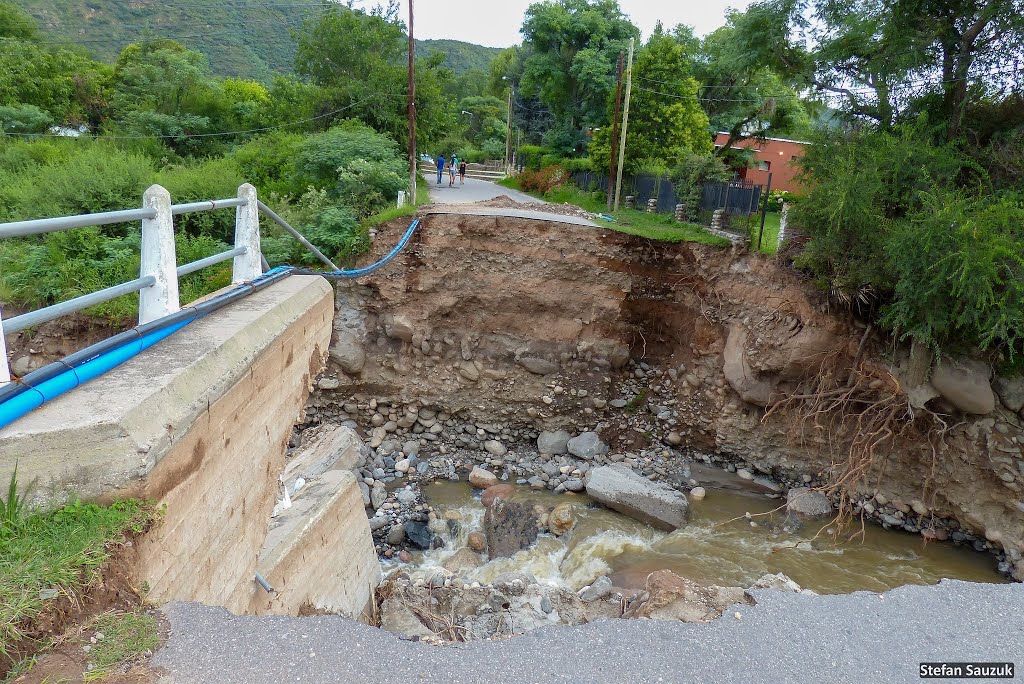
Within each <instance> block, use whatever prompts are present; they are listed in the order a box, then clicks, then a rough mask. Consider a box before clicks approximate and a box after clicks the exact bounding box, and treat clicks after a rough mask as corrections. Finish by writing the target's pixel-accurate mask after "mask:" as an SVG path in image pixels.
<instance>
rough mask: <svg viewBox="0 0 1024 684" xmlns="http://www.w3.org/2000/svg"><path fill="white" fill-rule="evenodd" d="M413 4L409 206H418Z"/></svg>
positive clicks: (410, 48) (410, 25) (410, 11)
mask: <svg viewBox="0 0 1024 684" xmlns="http://www.w3.org/2000/svg"><path fill="white" fill-rule="evenodd" d="M412 3H413V0H409V204H411V205H412V206H414V207H415V206H416V176H417V175H418V174H417V172H416V61H415V56H416V44H415V41H414V39H413V35H412V18H413V12H412Z"/></svg>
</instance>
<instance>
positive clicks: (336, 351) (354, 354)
mask: <svg viewBox="0 0 1024 684" xmlns="http://www.w3.org/2000/svg"><path fill="white" fill-rule="evenodd" d="M330 355H331V361H334V362H335V363H336V364H338V365H339V366H341V369H342V370H343V371H345V372H346V373H348V374H349V375H356V374H358V373H361V372H362V371H363V366H365V365H366V352H365V351H364V350H363V345H362V343H360V342H359V340H358V339H356V336H355V335H353V334H352V333H349V332H345V331H343V330H339V331H337V332H336V333H335V341H334V344H332V345H331V348H330Z"/></svg>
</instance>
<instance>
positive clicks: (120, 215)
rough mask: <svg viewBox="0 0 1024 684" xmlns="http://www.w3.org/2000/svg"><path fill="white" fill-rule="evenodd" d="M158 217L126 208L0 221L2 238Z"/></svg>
mask: <svg viewBox="0 0 1024 684" xmlns="http://www.w3.org/2000/svg"><path fill="white" fill-rule="evenodd" d="M152 218H156V212H155V211H154V210H152V209H126V210H124V211H104V212H100V213H97V214H83V215H81V216H59V217H57V218H44V219H33V220H31V221H13V222H11V223H0V238H12V237H27V236H29V235H41V234H43V233H55V232H57V231H60V230H71V229H73V228H88V227H90V226H106V225H109V224H111V223H129V222H131V221H141V220H143V219H152Z"/></svg>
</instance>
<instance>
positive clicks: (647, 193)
mask: <svg viewBox="0 0 1024 684" xmlns="http://www.w3.org/2000/svg"><path fill="white" fill-rule="evenodd" d="M572 179H573V180H574V181H575V182H576V184H577V185H579V186H580V188H581V189H582V190H586V191H597V190H600V191H601V192H607V190H608V177H607V176H606V175H604V174H601V173H595V172H593V171H576V172H574V173H573V174H572ZM763 192H764V188H763V187H762V186H760V185H754V184H753V183H751V182H749V181H741V180H733V181H730V182H728V183H705V184H704V187H703V189H702V193H701V203H700V208H701V210H702V211H715V210H716V209H725V210H726V212H727V213H730V214H742V215H750V214H754V213H756V212H758V211H759V210H760V205H761V200H762V194H761V193H763ZM626 195H633V196H634V197H635V198H636V207H637V209H645V208H647V202H648V201H649V200H650V199H651V198H657V200H658V211H659V212H673V211H675V209H676V205H677V204H679V203H680V200H679V198H678V196H677V195H676V190H675V187H674V186H673V184H672V181H671V180H669V177H668V176H661V177H658V176H654V175H650V174H640V175H637V176H632V177H626V178H623V179H622V196H623V197H625V196H626Z"/></svg>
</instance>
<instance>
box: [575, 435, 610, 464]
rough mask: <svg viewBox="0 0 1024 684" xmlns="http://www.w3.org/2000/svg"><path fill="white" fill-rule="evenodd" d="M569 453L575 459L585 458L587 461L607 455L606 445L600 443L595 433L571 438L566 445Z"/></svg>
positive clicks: (599, 438)
mask: <svg viewBox="0 0 1024 684" xmlns="http://www.w3.org/2000/svg"><path fill="white" fill-rule="evenodd" d="M566 448H567V449H568V450H569V453H570V454H572V455H573V456H575V457H577V458H585V459H587V460H588V461H589V460H591V459H593V458H594V457H595V456H603V455H604V454H607V453H608V445H607V444H605V443H604V442H602V441H601V437H600V436H599V435H598V434H597V433H596V432H584V433H583V434H581V435H579V436H578V437H573V438H572V439H570V440H569V441H568V443H567V444H566Z"/></svg>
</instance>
